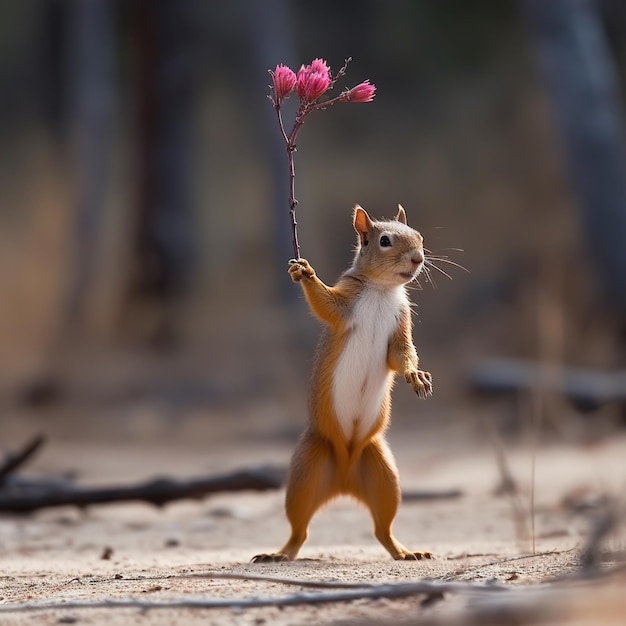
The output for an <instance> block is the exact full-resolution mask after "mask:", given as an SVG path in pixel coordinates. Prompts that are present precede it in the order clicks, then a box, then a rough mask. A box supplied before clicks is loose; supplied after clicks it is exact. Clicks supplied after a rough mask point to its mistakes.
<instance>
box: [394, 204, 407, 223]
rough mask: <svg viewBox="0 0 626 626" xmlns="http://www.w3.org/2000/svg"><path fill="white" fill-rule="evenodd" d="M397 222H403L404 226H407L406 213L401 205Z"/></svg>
mask: <svg viewBox="0 0 626 626" xmlns="http://www.w3.org/2000/svg"><path fill="white" fill-rule="evenodd" d="M396 222H402V223H403V224H406V213H405V212H404V209H403V208H402V205H401V204H399V205H398V214H397V215H396Z"/></svg>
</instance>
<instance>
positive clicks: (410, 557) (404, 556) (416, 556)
mask: <svg viewBox="0 0 626 626" xmlns="http://www.w3.org/2000/svg"><path fill="white" fill-rule="evenodd" d="M394 558H395V560H396V561H422V560H424V559H434V558H435V557H434V556H433V555H432V553H431V552H408V551H407V552H401V553H400V554H398V556H396V557H394Z"/></svg>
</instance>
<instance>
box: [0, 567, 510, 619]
mask: <svg viewBox="0 0 626 626" xmlns="http://www.w3.org/2000/svg"><path fill="white" fill-rule="evenodd" d="M223 577H224V576H215V578H223ZM251 579H253V578H251ZM263 579H264V580H272V582H279V583H280V582H282V583H285V584H298V585H301V586H311V585H310V584H309V585H307V581H291V580H289V579H271V578H270V577H269V576H268V577H264V578H263ZM319 584H320V583H318V585H319ZM505 590H506V588H505V587H504V586H502V585H499V584H493V583H487V584H485V583H454V582H452V583H450V582H434V581H419V582H406V583H385V584H377V585H369V586H363V585H358V588H355V589H351V588H348V589H343V590H341V591H332V592H326V593H296V594H292V595H286V596H278V597H274V598H272V597H265V598H259V597H251V598H232V599H230V598H216V599H212V600H207V599H192V598H188V599H184V600H169V601H162V602H151V601H149V600H133V599H128V600H102V601H95V602H81V601H75V602H72V601H70V602H58V603H57V602H52V603H42V604H37V603H30V602H26V603H21V604H13V605H10V604H9V605H3V606H0V613H17V612H33V611H49V610H58V609H64V610H81V609H141V610H144V611H147V610H154V609H251V608H262V607H286V606H298V605H302V604H306V605H315V604H332V603H338V602H353V601H354V600H363V599H368V600H378V599H381V598H408V597H411V596H416V595H422V594H433V593H437V594H443V593H461V594H468V595H482V594H485V593H491V592H494V591H495V592H500V593H501V592H503V591H505Z"/></svg>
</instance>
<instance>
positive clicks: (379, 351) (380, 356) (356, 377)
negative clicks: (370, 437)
mask: <svg viewBox="0 0 626 626" xmlns="http://www.w3.org/2000/svg"><path fill="white" fill-rule="evenodd" d="M406 303H407V296H406V292H405V290H404V287H402V286H400V287H393V288H378V287H374V286H372V287H366V288H365V289H364V290H363V291H362V292H361V294H360V296H359V298H358V300H357V301H356V303H355V305H354V310H353V312H352V317H351V320H350V326H351V331H350V335H349V337H348V340H347V341H346V345H345V347H344V349H343V352H342V353H341V356H340V357H339V360H338V362H337V368H336V370H335V375H334V381H333V400H334V408H335V413H336V415H337V419H338V420H339V424H340V425H341V429H342V430H343V433H344V435H345V436H346V439H351V438H352V436H353V434H354V435H356V436H357V437H359V436H361V437H363V436H365V435H366V434H367V433H368V432H369V431H370V430H371V429H372V427H373V426H374V424H375V423H376V420H377V418H378V415H379V413H380V407H381V404H382V402H383V399H384V397H385V393H386V391H387V387H388V385H389V383H390V379H391V376H392V373H391V372H390V371H389V369H388V367H387V350H388V346H389V339H390V337H391V335H392V334H393V332H394V330H395V329H396V327H397V324H398V319H399V316H400V313H401V311H402V308H403V307H404V306H405V305H406Z"/></svg>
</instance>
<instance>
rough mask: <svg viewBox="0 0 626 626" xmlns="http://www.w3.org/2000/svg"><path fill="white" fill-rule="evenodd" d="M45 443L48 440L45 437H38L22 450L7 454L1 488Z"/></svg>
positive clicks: (1, 468) (2, 466)
mask: <svg viewBox="0 0 626 626" xmlns="http://www.w3.org/2000/svg"><path fill="white" fill-rule="evenodd" d="M45 441H46V438H45V437H44V436H43V435H37V436H36V437H33V438H32V439H31V440H30V441H28V442H27V443H26V445H25V446H24V447H23V448H22V449H21V450H18V451H17V452H14V453H9V454H7V456H6V458H5V460H4V461H3V463H2V464H1V465H0V486H1V485H2V483H3V482H4V480H5V479H6V477H7V476H8V475H9V474H12V473H13V472H15V470H17V469H19V468H20V467H21V466H22V465H24V464H25V463H26V461H28V460H29V459H30V458H31V457H32V456H33V455H34V454H35V452H37V451H38V450H39V448H41V446H42V445H43V444H44V442H45Z"/></svg>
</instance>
